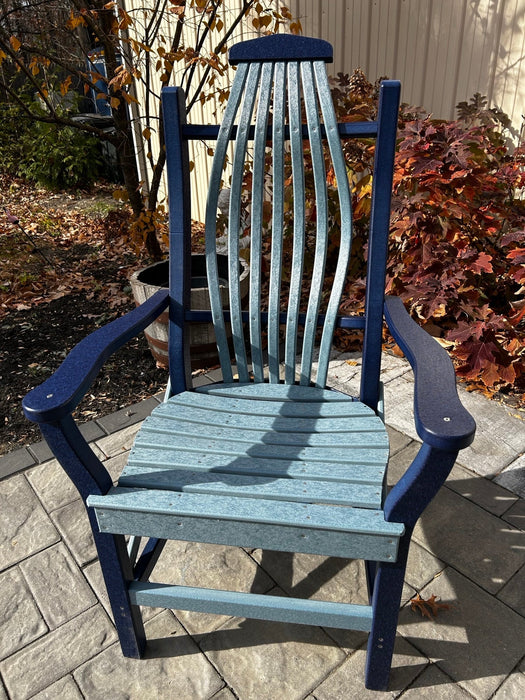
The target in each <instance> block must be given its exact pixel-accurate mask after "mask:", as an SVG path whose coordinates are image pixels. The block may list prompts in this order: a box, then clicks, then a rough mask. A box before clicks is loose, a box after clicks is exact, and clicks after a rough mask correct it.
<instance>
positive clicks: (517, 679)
mask: <svg viewBox="0 0 525 700" xmlns="http://www.w3.org/2000/svg"><path fill="white" fill-rule="evenodd" d="M523 697H525V675H524V674H523V673H513V674H512V676H509V677H508V678H507V679H506V680H505V681H504V682H503V683H502V684H501V685H500V687H499V688H498V690H497V692H496V694H495V695H494V697H493V700H517V699H518V698H523Z"/></svg>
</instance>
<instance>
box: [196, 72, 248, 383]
mask: <svg viewBox="0 0 525 700" xmlns="http://www.w3.org/2000/svg"><path fill="white" fill-rule="evenodd" d="M247 75H248V64H243V65H240V66H239V67H238V69H237V71H236V73H235V78H234V81H233V85H232V88H231V92H230V98H229V100H228V103H227V105H226V110H225V112H224V118H223V121H222V124H221V128H220V131H219V136H218V138H217V144H216V146H215V156H214V159H213V164H212V169H211V174H210V182H209V189H208V200H207V202H206V217H205V246H206V267H207V274H208V287H209V290H210V302H211V304H210V306H211V311H212V316H213V324H214V329H215V336H216V339H217V348H218V352H219V360H220V363H221V368H222V373H223V377H224V379H225V381H230V382H231V381H232V380H233V374H232V370H231V363H230V351H229V349H228V340H227V336H226V326H225V323H224V315H223V310H222V302H221V294H220V290H219V271H218V268H217V204H218V198H219V190H220V186H221V181H222V177H223V164H224V160H225V158H226V152H227V149H228V145H229V142H230V135H231V132H232V129H233V126H234V119H235V115H236V113H237V110H238V108H239V104H240V101H241V98H242V93H243V90H244V84H245V81H246V77H247Z"/></svg>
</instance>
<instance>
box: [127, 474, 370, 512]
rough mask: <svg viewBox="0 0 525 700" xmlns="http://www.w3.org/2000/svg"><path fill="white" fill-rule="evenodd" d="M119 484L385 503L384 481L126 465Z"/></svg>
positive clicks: (348, 503) (366, 505)
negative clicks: (325, 479)
mask: <svg viewBox="0 0 525 700" xmlns="http://www.w3.org/2000/svg"><path fill="white" fill-rule="evenodd" d="M119 486H124V487H128V488H133V487H136V488H151V489H170V490H173V491H184V492H185V493H209V494H216V495H221V494H222V495H230V496H240V497H242V498H265V499H272V500H276V501H293V502H298V503H329V504H332V505H341V506H354V507H359V508H375V509H376V510H377V509H379V508H380V507H381V492H382V489H381V486H380V485H375V486H371V485H369V484H342V483H340V484H337V487H335V488H334V483H333V482H326V483H323V482H320V481H305V480H300V479H286V478H285V479H276V478H271V479H268V478H265V477H262V476H259V475H257V476H254V475H247V474H243V475H240V474H223V473H219V472H202V471H201V472H195V471H190V470H187V469H181V470H177V469H172V470H169V471H168V470H157V469H142V470H139V469H133V470H131V469H125V470H124V472H123V474H122V475H121V477H120V479H119Z"/></svg>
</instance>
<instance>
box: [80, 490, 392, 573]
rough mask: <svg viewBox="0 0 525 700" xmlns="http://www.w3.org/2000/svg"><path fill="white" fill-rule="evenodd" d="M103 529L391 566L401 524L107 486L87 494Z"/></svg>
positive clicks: (339, 512) (325, 510) (344, 512)
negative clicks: (101, 491)
mask: <svg viewBox="0 0 525 700" xmlns="http://www.w3.org/2000/svg"><path fill="white" fill-rule="evenodd" d="M88 506H90V507H94V509H95V511H96V516H97V520H98V525H99V529H100V530H101V532H111V533H115V534H124V535H126V534H131V535H140V536H147V537H160V538H163V539H176V540H186V541H191V542H208V543H212V544H223V545H231V546H240V547H246V546H250V547H255V548H258V547H260V548H263V549H270V550H278V551H288V552H306V553H317V554H324V555H327V556H337V557H347V558H356V559H363V558H368V559H373V560H376V561H393V560H395V558H396V556H397V548H398V543H399V538H400V537H401V535H402V534H403V531H404V527H403V525H402V524H400V523H387V522H385V520H384V516H383V513H382V511H380V510H367V509H364V508H348V507H342V506H330V505H317V504H312V505H311V504H299V503H290V502H289V501H271V500H265V499H248V498H239V497H234V496H216V495H209V494H193V493H174V492H171V491H161V490H155V489H126V488H122V487H117V488H114V489H111V490H110V491H109V493H108V494H107V495H105V496H90V497H89V499H88Z"/></svg>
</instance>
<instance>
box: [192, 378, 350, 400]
mask: <svg viewBox="0 0 525 700" xmlns="http://www.w3.org/2000/svg"><path fill="white" fill-rule="evenodd" d="M195 392H197V393H199V394H212V395H215V396H230V397H232V398H234V399H235V398H239V397H242V396H246V397H252V398H255V399H257V400H258V401H297V402H302V401H304V402H321V403H324V402H327V401H345V402H348V403H352V402H353V401H354V399H353V398H352V397H351V396H348V395H347V394H341V393H340V392H338V391H331V390H330V389H320V388H318V387H315V386H299V385H297V384H253V383H241V382H224V383H222V384H208V385H206V386H199V387H197V388H196V389H195Z"/></svg>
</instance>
